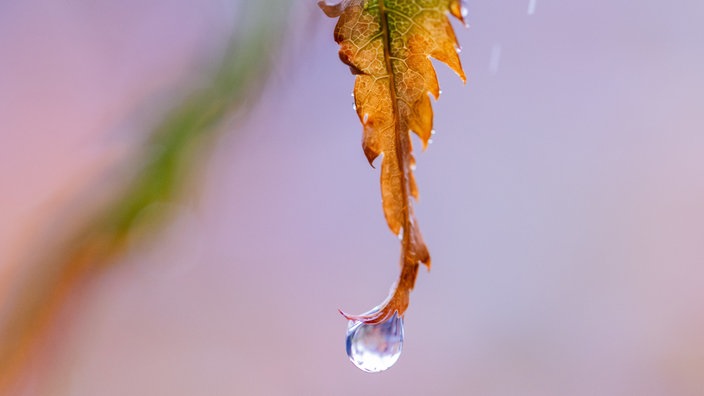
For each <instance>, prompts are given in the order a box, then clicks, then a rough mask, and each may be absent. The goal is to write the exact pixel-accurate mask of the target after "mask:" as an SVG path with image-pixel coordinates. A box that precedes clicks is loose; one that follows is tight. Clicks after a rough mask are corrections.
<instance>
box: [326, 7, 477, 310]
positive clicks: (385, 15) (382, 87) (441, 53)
mask: <svg viewBox="0 0 704 396" xmlns="http://www.w3.org/2000/svg"><path fill="white" fill-rule="evenodd" d="M462 3H463V1H462V0H343V1H342V2H341V3H339V4H337V5H327V4H325V2H323V1H320V2H319V3H318V5H319V6H320V8H322V10H323V11H324V12H325V14H327V15H328V16H329V17H339V19H338V22H337V25H336V26H335V41H336V42H337V43H338V44H340V59H341V60H342V62H344V63H345V64H347V65H349V67H350V69H351V70H352V73H353V74H355V75H357V77H356V80H355V87H354V97H355V104H356V109H357V115H358V116H359V119H360V121H361V122H362V125H363V126H364V134H363V140H362V146H363V148H364V153H365V155H366V156H367V159H368V160H369V163H370V164H371V163H372V162H373V161H374V159H376V158H377V157H378V156H379V155H380V154H383V159H382V163H381V193H382V202H383V208H384V215H385V217H386V221H387V223H388V225H389V228H390V229H391V231H392V232H393V233H394V234H397V235H399V236H402V242H401V246H402V249H401V274H400V277H399V280H398V282H397V283H396V286H395V289H394V290H393V291H392V292H391V294H390V295H389V297H388V299H387V300H386V301H385V302H384V303H383V304H382V305H381V306H380V307H379V309H378V310H374V311H372V312H371V313H369V314H366V315H359V316H353V315H347V314H345V313H343V315H345V317H347V318H348V319H354V320H360V321H363V322H366V323H379V322H383V321H384V320H386V319H388V318H390V317H391V316H392V315H393V314H394V313H398V315H403V313H404V312H405V311H406V308H407V307H408V301H409V294H410V291H411V290H412V289H413V286H414V284H415V280H416V276H417V274H418V267H419V266H420V264H421V263H422V264H424V265H426V266H427V267H428V268H430V254H429V253H428V248H427V247H426V246H425V243H424V242H423V237H422V236H421V233H420V229H419V228H418V222H417V221H416V219H415V216H414V214H413V199H414V198H415V199H417V198H418V189H417V187H416V182H415V179H414V177H413V168H414V163H415V160H414V158H413V154H412V145H411V138H410V131H413V132H414V133H415V134H416V135H418V137H419V138H420V140H421V142H422V143H423V148H425V147H426V146H427V144H428V140H429V139H430V135H431V134H432V125H433V110H432V107H431V103H430V95H433V96H434V97H435V99H436V100H437V99H438V97H439V95H440V88H439V86H438V81H437V77H436V75H435V69H434V68H433V65H432V63H431V61H430V57H433V58H435V59H437V60H439V61H442V62H444V63H445V64H447V65H448V66H449V67H450V68H451V69H452V70H454V71H455V72H456V73H457V74H458V75H459V76H460V78H461V79H462V81H465V75H464V71H463V70H462V65H461V63H460V59H459V57H458V55H457V53H458V48H459V47H458V44H457V39H456V37H455V34H454V30H453V28H452V26H451V24H450V21H449V19H448V17H447V14H448V13H450V14H452V15H454V16H455V17H456V18H457V19H459V20H460V21H462V22H464V18H463V17H464V14H465V10H466V9H465V7H464V6H463V4H462Z"/></svg>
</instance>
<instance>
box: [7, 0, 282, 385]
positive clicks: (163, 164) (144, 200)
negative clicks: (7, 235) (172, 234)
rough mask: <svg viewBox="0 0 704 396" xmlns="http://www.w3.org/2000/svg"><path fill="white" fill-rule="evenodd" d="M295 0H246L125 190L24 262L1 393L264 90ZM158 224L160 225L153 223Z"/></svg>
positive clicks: (10, 318) (138, 157)
mask: <svg viewBox="0 0 704 396" xmlns="http://www.w3.org/2000/svg"><path fill="white" fill-rule="evenodd" d="M290 3H291V2H289V1H287V0H270V1H256V2H254V1H246V0H245V1H242V2H241V6H240V7H239V8H238V12H239V19H238V22H239V23H238V27H237V29H236V30H235V31H234V32H233V34H232V38H231V40H230V42H229V45H228V46H227V49H226V51H225V54H224V56H223V57H222V62H221V64H220V65H219V67H218V68H217V69H216V71H215V72H214V73H213V75H212V76H211V78H209V82H208V83H207V85H206V86H205V87H203V88H202V89H200V90H198V91H197V92H194V93H191V94H190V95H189V96H188V97H187V98H186V99H184V101H183V102H182V103H181V104H179V105H177V106H176V108H174V109H173V110H172V111H170V112H169V113H168V114H167V115H166V116H165V117H164V119H163V120H162V122H160V123H159V124H158V125H157V126H156V127H155V128H154V130H153V131H152V132H151V134H150V136H149V138H148V139H147V141H146V143H145V144H144V147H143V148H141V149H140V150H139V152H138V153H136V154H135V156H134V157H131V158H130V160H129V161H126V162H125V163H124V164H123V166H124V169H126V170H127V169H131V168H130V167H133V166H134V164H139V165H138V166H139V168H138V170H137V172H135V173H133V174H134V175H135V176H134V177H133V178H132V179H131V180H130V181H129V182H128V183H127V184H126V185H125V186H124V188H123V189H122V190H121V191H122V193H121V194H118V195H116V196H114V197H112V198H111V199H109V200H108V201H107V202H106V203H105V204H104V205H101V206H100V208H99V210H97V211H96V212H95V213H94V214H93V215H91V216H90V217H91V218H90V219H88V220H86V221H85V222H84V223H82V224H80V225H79V226H78V227H76V228H74V231H73V232H71V231H69V232H70V235H68V237H67V238H65V239H63V240H62V241H57V246H59V248H58V250H57V251H50V252H48V253H44V255H43V256H41V257H39V259H38V260H34V261H32V262H28V263H20V267H22V268H27V267H29V268H32V271H33V272H32V276H31V277H29V278H27V281H26V284H22V285H21V286H20V288H19V289H18V290H19V292H18V295H17V297H16V298H14V299H13V304H12V306H9V307H4V310H3V312H5V315H4V317H2V318H0V319H2V321H1V322H0V326H2V327H0V394H3V395H4V394H8V393H9V392H8V391H7V390H8V389H10V388H11V387H13V386H15V385H16V381H17V379H18V377H19V376H20V375H21V374H22V372H23V369H24V368H25V367H27V363H28V361H29V360H31V359H32V357H33V356H34V355H36V354H37V353H38V352H39V348H38V345H39V344H41V340H42V338H43V335H45V333H47V331H48V330H49V329H50V328H51V324H52V320H53V319H54V318H55V317H56V314H57V311H58V310H59V309H60V308H61V306H62V304H63V302H64V301H65V300H66V298H67V297H68V296H69V295H70V293H71V292H72V291H73V290H74V289H76V288H77V287H78V286H79V285H80V284H81V282H80V280H81V279H83V278H85V277H86V276H87V275H89V274H91V273H94V272H96V270H98V269H100V268H105V267H107V266H109V265H111V264H113V263H117V262H118V260H116V259H118V258H119V256H120V254H121V253H122V252H123V251H124V248H125V245H126V239H127V236H128V234H129V233H130V230H132V229H134V228H135V227H142V226H145V225H146V226H148V227H147V228H146V229H147V230H148V231H149V232H156V231H157V230H158V227H160V226H163V225H164V223H165V220H166V219H167V218H168V216H166V215H167V214H166V213H165V214H163V216H159V217H158V218H157V219H156V221H155V222H154V220H155V219H154V217H151V216H150V218H149V220H150V221H151V222H150V223H149V224H141V223H144V222H145V220H144V216H140V214H141V213H143V211H144V209H145V208H147V207H149V206H151V205H152V204H154V203H158V202H167V201H172V200H174V199H175V198H176V197H177V195H178V193H179V192H180V191H181V188H182V187H183V185H184V182H185V180H184V179H185V177H184V175H188V172H187V171H188V170H189V169H193V168H194V166H195V165H196V164H195V162H194V161H195V160H194V158H196V157H195V156H194V154H196V153H198V152H199V151H201V153H200V154H202V151H203V150H205V149H206V148H207V147H209V145H208V144H207V143H208V142H209V141H212V138H213V137H214V136H215V135H216V132H217V131H219V130H221V129H222V128H220V127H221V124H222V121H223V120H224V119H225V118H226V116H227V115H228V114H231V112H232V111H233V110H237V109H241V108H242V107H243V106H245V105H246V103H251V102H252V97H253V96H256V95H258V94H259V92H261V90H262V86H263V82H264V80H265V77H266V76H267V75H268V73H269V71H270V70H271V68H272V67H273V61H274V60H275V57H274V54H275V53H276V50H277V49H278V47H279V45H280V40H281V37H282V33H283V31H284V28H285V22H286V17H287V15H288V11H289V8H290V7H291V5H290ZM155 226H156V227H155Z"/></svg>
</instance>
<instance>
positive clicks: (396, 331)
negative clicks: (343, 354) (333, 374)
mask: <svg viewBox="0 0 704 396" xmlns="http://www.w3.org/2000/svg"><path fill="white" fill-rule="evenodd" d="M372 312H373V311H372ZM402 348H403V318H401V317H399V316H398V315H397V314H394V316H392V317H391V318H389V319H388V320H387V321H386V322H382V323H379V324H376V325H370V324H365V323H362V322H359V321H354V320H350V322H349V325H348V327H347V356H349V357H350V360H351V361H352V363H354V365H355V366H357V367H359V368H360V369H361V370H363V371H366V372H369V373H378V372H380V371H384V370H386V369H388V368H389V367H391V366H393V365H394V364H395V363H396V361H397V360H398V358H399V357H400V356H401V349H402Z"/></svg>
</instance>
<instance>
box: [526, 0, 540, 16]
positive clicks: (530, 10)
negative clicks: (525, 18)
mask: <svg viewBox="0 0 704 396" xmlns="http://www.w3.org/2000/svg"><path fill="white" fill-rule="evenodd" d="M537 2H538V0H528V15H533V14H535V5H536V4H535V3H537Z"/></svg>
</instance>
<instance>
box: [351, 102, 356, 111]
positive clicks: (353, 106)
mask: <svg viewBox="0 0 704 396" xmlns="http://www.w3.org/2000/svg"><path fill="white" fill-rule="evenodd" d="M352 110H354V111H357V104H356V103H352Z"/></svg>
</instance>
